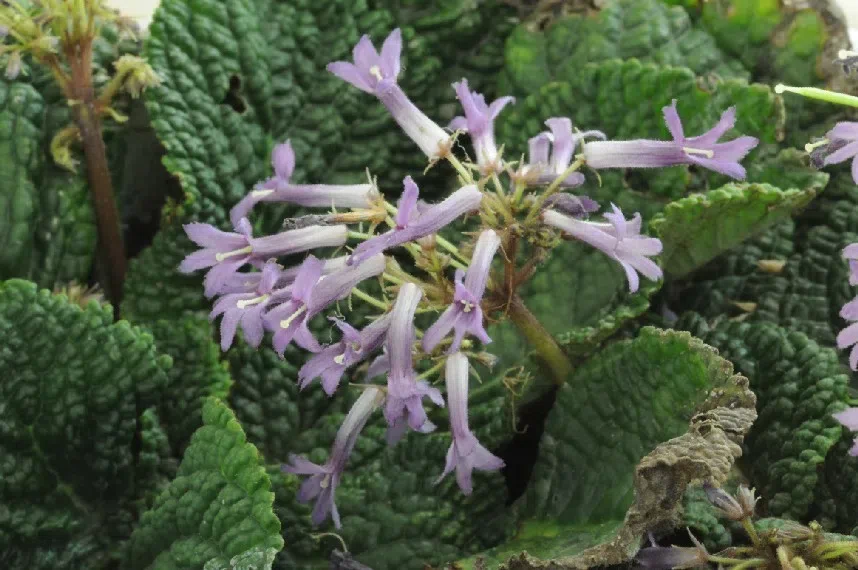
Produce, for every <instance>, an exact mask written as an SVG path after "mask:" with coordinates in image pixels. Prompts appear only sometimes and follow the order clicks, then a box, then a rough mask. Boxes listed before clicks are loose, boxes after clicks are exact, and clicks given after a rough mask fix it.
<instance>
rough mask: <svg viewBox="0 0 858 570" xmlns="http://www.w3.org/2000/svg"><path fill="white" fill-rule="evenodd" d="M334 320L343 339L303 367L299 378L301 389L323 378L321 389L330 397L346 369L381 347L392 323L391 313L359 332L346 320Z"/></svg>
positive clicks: (314, 356) (325, 349)
mask: <svg viewBox="0 0 858 570" xmlns="http://www.w3.org/2000/svg"><path fill="white" fill-rule="evenodd" d="M333 320H334V323H335V324H336V325H337V327H338V328H339V329H340V331H341V332H342V339H341V340H340V341H339V342H337V343H335V344H332V345H329V346H326V347H325V348H323V349H322V350H321V352H319V353H317V354H315V355H313V357H312V358H310V360H308V361H307V362H306V364H304V366H302V367H301V370H300V371H298V381H299V382H300V385H301V389H302V390H303V389H304V388H306V387H307V386H309V385H310V384H311V383H312V381H313V380H315V379H316V378H319V377H321V379H322V389H323V390H324V391H325V393H326V394H328V395H329V396H331V395H333V393H334V392H335V391H336V389H337V386H338V385H339V383H340V380H341V379H342V377H343V374H344V373H345V371H346V370H347V369H348V368H349V367H351V366H354V365H355V364H357V363H359V362H362V361H364V360H366V359H367V358H369V357H370V355H371V354H372V353H373V352H375V351H376V350H377V349H378V348H380V347H381V344H382V343H383V342H384V337H385V335H386V334H387V329H388V327H389V326H390V314H389V313H388V314H386V315H383V316H382V317H380V318H378V319H376V320H375V321H373V322H372V323H371V324H369V325H367V326H366V327H365V328H364V329H363V330H360V331H359V330H357V329H355V328H354V327H352V326H351V325H350V324H348V323H347V322H345V321H343V320H340V319H333Z"/></svg>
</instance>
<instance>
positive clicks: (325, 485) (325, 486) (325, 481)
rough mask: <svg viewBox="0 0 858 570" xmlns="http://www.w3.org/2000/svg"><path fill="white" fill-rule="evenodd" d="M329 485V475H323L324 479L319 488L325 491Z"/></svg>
mask: <svg viewBox="0 0 858 570" xmlns="http://www.w3.org/2000/svg"><path fill="white" fill-rule="evenodd" d="M330 484H331V474H330V473H328V474H327V475H325V477H324V478H323V479H322V481H321V482H320V483H319V487H321V488H322V489H327V488H328V485H330Z"/></svg>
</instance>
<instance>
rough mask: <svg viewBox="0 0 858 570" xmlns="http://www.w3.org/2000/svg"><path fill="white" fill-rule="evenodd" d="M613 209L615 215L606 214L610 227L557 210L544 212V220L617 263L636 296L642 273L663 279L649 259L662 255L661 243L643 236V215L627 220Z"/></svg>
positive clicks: (648, 276)
mask: <svg viewBox="0 0 858 570" xmlns="http://www.w3.org/2000/svg"><path fill="white" fill-rule="evenodd" d="M611 208H613V210H614V211H613V213H611V214H605V218H607V220H608V221H609V223H607V224H604V223H595V222H587V221H583V220H576V219H575V218H570V217H569V216H564V215H563V214H560V213H559V212H555V211H553V210H548V211H546V212H543V213H542V221H543V222H545V223H546V224H548V225H549V226H552V227H555V228H558V229H560V230H561V231H563V232H564V233H567V234H569V235H570V236H572V237H574V238H575V239H577V240H580V241H583V242H584V243H586V244H589V245H591V246H593V247H595V248H596V249H598V250H600V251H601V252H602V253H604V254H605V255H607V256H608V257H611V258H613V259H614V260H615V261H617V262H618V263H619V264H620V265H621V266H622V267H623V270H625V272H626V278H627V279H628V281H629V291H630V292H632V293H634V292H635V291H637V290H638V287H639V286H640V278H639V276H638V272H640V273H642V274H643V275H644V277H646V278H647V279H650V280H651V281H655V280H658V279H661V277H662V271H661V268H660V267H659V266H658V265H657V264H656V263H655V262H654V261H652V260H651V259H649V256H653V255H658V254H659V253H661V249H662V245H661V241H660V240H658V239H657V238H651V237H646V236H642V235H640V230H641V216H640V214H638V213H636V214H635V215H634V217H633V218H632V219H630V220H626V218H625V216H624V215H623V212H622V210H620V209H619V208H618V207H616V206H615V205H614V204H611Z"/></svg>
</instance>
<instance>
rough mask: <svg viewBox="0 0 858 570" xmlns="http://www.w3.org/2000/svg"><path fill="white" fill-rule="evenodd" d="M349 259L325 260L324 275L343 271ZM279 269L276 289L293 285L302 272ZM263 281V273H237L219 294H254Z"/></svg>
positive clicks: (345, 257) (225, 282)
mask: <svg viewBox="0 0 858 570" xmlns="http://www.w3.org/2000/svg"><path fill="white" fill-rule="evenodd" d="M347 259H348V256H347V255H341V256H339V257H332V258H331V259H326V260H324V265H323V266H322V275H328V274H330V273H333V272H334V271H336V270H338V269H342V268H343V267H345V266H346V260H347ZM278 268H279V271H278V274H277V282H276V283H275V284H274V287H273V288H274V289H282V288H284V287H287V286H289V285H291V284H292V283H293V282H294V281H295V277H297V275H298V271H299V270H300V266H295V267H288V268H286V269H283V268H282V267H279V266H278ZM261 279H262V273H261V272H259V271H254V272H252V273H235V274H234V275H231V276H230V277H229V279H227V280H226V281H224V284H223V287H222V288H221V290H220V291H218V294H220V295H225V294H229V293H253V292H254V291H256V289H257V288H258V287H259V282H260V280H261Z"/></svg>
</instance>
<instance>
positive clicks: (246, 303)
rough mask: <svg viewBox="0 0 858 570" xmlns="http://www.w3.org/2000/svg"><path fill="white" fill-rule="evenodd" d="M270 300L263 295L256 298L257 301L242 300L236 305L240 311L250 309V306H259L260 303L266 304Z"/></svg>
mask: <svg viewBox="0 0 858 570" xmlns="http://www.w3.org/2000/svg"><path fill="white" fill-rule="evenodd" d="M267 300H268V295H262V296H260V297H256V298H255V299H242V300H240V301H239V302H237V303H236V304H235V306H236V307H238V308H239V309H244V308H246V307H249V306H250V305H258V304H259V303H264V302H265V301H267Z"/></svg>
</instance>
